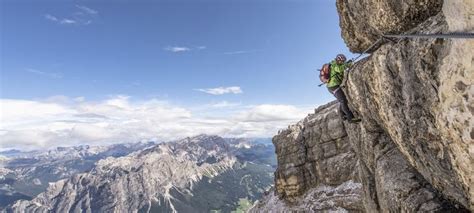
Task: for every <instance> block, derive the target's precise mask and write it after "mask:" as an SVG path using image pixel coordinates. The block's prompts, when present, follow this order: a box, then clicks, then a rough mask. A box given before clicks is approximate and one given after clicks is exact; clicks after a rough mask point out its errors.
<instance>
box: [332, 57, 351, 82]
mask: <svg viewBox="0 0 474 213" xmlns="http://www.w3.org/2000/svg"><path fill="white" fill-rule="evenodd" d="M349 66H351V63H343V64H337V63H336V61H331V71H330V75H329V81H328V84H327V87H328V88H334V87H338V86H339V85H341V84H342V79H344V71H345V70H346V68H348V67H349Z"/></svg>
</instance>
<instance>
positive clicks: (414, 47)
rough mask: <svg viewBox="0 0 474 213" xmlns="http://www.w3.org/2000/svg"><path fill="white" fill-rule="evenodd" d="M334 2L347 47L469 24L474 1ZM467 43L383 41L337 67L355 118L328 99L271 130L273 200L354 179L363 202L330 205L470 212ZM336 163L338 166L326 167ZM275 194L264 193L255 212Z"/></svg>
mask: <svg viewBox="0 0 474 213" xmlns="http://www.w3.org/2000/svg"><path fill="white" fill-rule="evenodd" d="M441 5H442V6H441ZM337 6H338V11H339V15H340V17H341V28H342V31H343V38H344V40H345V41H346V43H347V44H348V46H349V47H350V49H351V50H353V51H356V52H360V51H361V50H363V49H365V48H367V47H368V46H369V45H371V44H372V43H373V42H374V41H375V40H376V39H378V36H376V35H377V34H385V33H403V32H406V33H421V34H426V33H446V32H474V21H473V20H474V19H473V16H472V14H474V2H473V1H469V0H465V1H445V2H442V1H402V2H399V1H397V2H395V1H377V2H372V1H347V0H338V1H337ZM473 49H474V40H472V39H458V40H454V39H435V38H432V39H401V40H397V41H384V42H383V43H381V44H380V45H379V46H377V47H376V50H374V51H373V53H372V54H371V56H369V57H367V58H365V59H363V60H361V61H359V62H358V63H356V64H355V66H354V67H353V68H352V69H351V71H350V72H349V73H346V76H345V78H346V79H348V80H347V82H346V84H345V87H344V91H345V93H346V95H347V97H348V99H349V103H350V107H351V108H352V109H353V111H354V112H356V113H357V114H359V115H360V116H361V117H362V118H363V121H362V122H361V123H358V124H349V123H347V122H342V121H340V119H339V118H338V117H337V116H336V114H337V112H336V111H337V109H336V107H335V106H324V107H322V108H319V109H317V110H316V112H315V114H312V115H309V116H308V117H307V118H305V119H304V120H302V121H301V122H299V123H298V124H296V125H292V126H290V127H289V128H288V129H287V130H284V131H282V132H280V133H279V134H278V135H277V136H275V137H274V141H273V142H274V144H275V146H276V147H277V149H276V151H277V155H278V169H277V171H276V173H275V174H276V175H275V187H276V188H275V195H276V196H277V197H278V198H279V199H280V202H282V203H284V205H283V204H281V205H280V206H283V207H282V208H283V209H285V208H286V209H288V210H290V209H292V208H295V207H298V206H299V205H301V203H299V202H300V201H304V200H307V195H308V193H310V192H311V191H313V190H315V189H317V188H319V187H321V186H323V185H331V186H332V187H337V186H338V184H341V181H349V180H353V181H354V182H356V183H357V182H358V183H361V184H362V190H361V194H360V196H361V198H360V199H361V202H362V203H363V205H362V207H360V206H359V205H358V204H355V203H352V204H350V205H348V206H343V205H341V204H340V202H338V203H335V204H334V206H333V207H332V208H334V209H340V208H344V209H346V210H353V211H358V210H359V211H364V212H418V211H421V212H440V211H441V212H445V211H452V212H464V211H465V212H468V211H472V210H474V173H473V171H474V170H473V169H474V168H473V165H474V159H473V156H474V86H473V85H474V84H473V83H474V52H473ZM331 113H334V115H333V116H331ZM313 121H314V122H313ZM328 141H340V142H344V143H342V144H343V145H340V144H341V143H337V142H328ZM326 143H327V145H326ZM331 143H334V144H335V145H329V144H331ZM341 147H342V149H341ZM318 150H319V151H318ZM321 153H322V154H321ZM328 153H330V154H328ZM325 154H327V157H329V158H326V156H325ZM344 154H345V155H347V156H351V157H350V158H347V161H345V162H344V160H342V161H343V162H344V163H343V164H340V163H339V161H341V160H338V162H330V161H329V159H331V156H334V157H335V158H341V157H339V156H342V155H344ZM321 156H322V157H321ZM342 159H345V158H342ZM328 162H329V164H327V163H328ZM325 163H326V164H325ZM347 164H349V165H350V166H348V167H341V166H342V165H347ZM321 165H324V166H321ZM325 168H330V169H325ZM335 168H343V169H341V170H339V171H338V172H339V173H333V172H334V169H335ZM353 173H356V174H357V177H354V176H353V175H351V174H353ZM349 194H353V192H350V193H349ZM275 200H276V199H275V198H268V199H266V200H263V201H262V202H260V203H259V204H258V205H256V206H255V207H254V211H258V210H259V209H266V208H269V206H268V204H270V203H272V204H271V205H275V203H278V202H277V201H275ZM305 202H306V203H308V202H320V201H318V200H317V199H313V200H311V201H305ZM348 203H349V202H348Z"/></svg>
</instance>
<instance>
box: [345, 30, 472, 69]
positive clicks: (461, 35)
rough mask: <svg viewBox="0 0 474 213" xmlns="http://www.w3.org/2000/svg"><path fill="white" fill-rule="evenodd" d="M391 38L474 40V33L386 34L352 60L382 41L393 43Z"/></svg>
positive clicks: (355, 59) (354, 60)
mask: <svg viewBox="0 0 474 213" xmlns="http://www.w3.org/2000/svg"><path fill="white" fill-rule="evenodd" d="M390 38H398V39H402V38H443V39H450V38H454V39H456V38H464V39H470V38H471V39H472V38H474V33H445V34H442V33H434V34H403V35H394V34H386V35H381V36H380V38H379V39H377V40H376V41H375V42H374V43H373V44H372V45H370V47H369V48H367V49H366V50H364V52H362V53H361V54H359V56H357V57H356V58H354V59H351V60H352V61H353V62H354V63H355V62H356V61H357V59H359V58H360V57H361V56H362V55H364V54H365V53H367V52H368V51H369V50H371V49H372V48H373V47H375V45H377V44H378V43H379V42H380V41H382V40H384V39H387V40H389V41H392V42H393V40H392V39H390Z"/></svg>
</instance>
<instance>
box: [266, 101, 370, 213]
mask: <svg viewBox="0 0 474 213" xmlns="http://www.w3.org/2000/svg"><path fill="white" fill-rule="evenodd" d="M273 144H274V145H275V150H276V153H277V156H278V169H277V170H276V172H275V189H276V192H277V194H278V196H279V197H280V198H282V199H285V200H286V201H288V202H289V203H290V204H292V205H293V206H306V207H307V206H310V205H313V207H312V209H313V210H331V209H333V210H334V209H337V208H341V209H350V210H358V211H361V210H362V209H361V208H359V207H361V206H362V205H353V204H354V203H358V204H361V201H362V200H361V199H360V198H361V193H360V192H361V189H360V185H359V187H358V188H357V187H356V189H354V190H353V191H354V192H353V193H351V195H350V196H348V198H347V199H348V200H351V202H336V200H345V199H342V198H341V196H334V197H333V198H328V199H327V200H331V201H332V203H337V204H338V205H336V206H335V205H332V206H330V205H322V203H321V201H319V202H318V201H316V200H314V199H310V198H312V197H315V195H314V193H312V192H307V191H308V189H310V188H313V187H320V188H321V187H322V188H324V187H328V186H334V187H337V186H339V185H343V184H345V183H346V182H347V181H350V180H353V179H355V178H356V176H357V173H356V171H357V170H356V169H354V168H356V165H357V158H356V155H355V153H354V152H353V151H352V150H351V148H350V144H349V138H348V135H347V133H346V131H345V130H344V125H343V122H342V119H341V117H340V115H339V113H338V112H337V104H336V103H335V102H332V103H330V104H328V105H325V106H322V107H319V108H318V109H316V110H315V113H314V114H311V115H309V116H308V117H307V118H305V119H304V120H302V121H301V122H299V123H298V124H296V125H292V126H290V127H289V128H288V129H287V130H284V131H282V132H280V134H279V135H277V136H275V137H274V138H273ZM313 191H315V190H313ZM316 191H318V190H316ZM304 194H306V195H305V196H303V197H308V198H307V199H303V200H306V201H308V202H304V201H303V202H302V201H301V199H300V196H302V195H304ZM311 194H313V195H311ZM333 194H334V193H333ZM315 199H317V196H316V198H315ZM268 200H274V198H268ZM270 203H272V202H267V204H270ZM346 204H347V205H346ZM349 204H351V205H349ZM265 206H266V205H265V204H260V207H262V208H263V209H265V208H268V207H265ZM296 209H298V208H296ZM302 209H304V208H302ZM260 210H261V209H260Z"/></svg>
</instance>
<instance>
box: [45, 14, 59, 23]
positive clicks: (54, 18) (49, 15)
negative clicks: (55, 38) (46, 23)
mask: <svg viewBox="0 0 474 213" xmlns="http://www.w3.org/2000/svg"><path fill="white" fill-rule="evenodd" d="M44 17H45V18H46V19H48V20H50V21H54V22H57V21H58V20H59V19H58V18H57V17H56V16H53V15H51V14H45V15H44Z"/></svg>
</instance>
